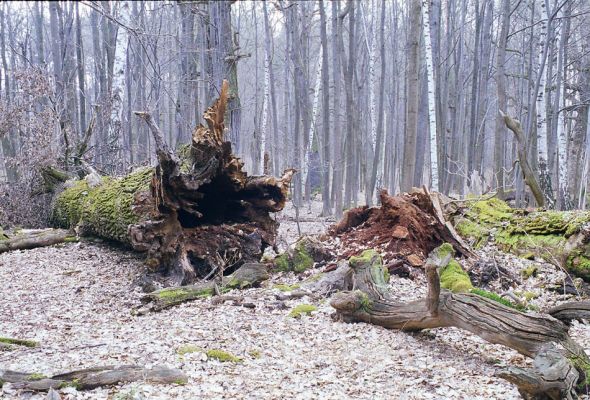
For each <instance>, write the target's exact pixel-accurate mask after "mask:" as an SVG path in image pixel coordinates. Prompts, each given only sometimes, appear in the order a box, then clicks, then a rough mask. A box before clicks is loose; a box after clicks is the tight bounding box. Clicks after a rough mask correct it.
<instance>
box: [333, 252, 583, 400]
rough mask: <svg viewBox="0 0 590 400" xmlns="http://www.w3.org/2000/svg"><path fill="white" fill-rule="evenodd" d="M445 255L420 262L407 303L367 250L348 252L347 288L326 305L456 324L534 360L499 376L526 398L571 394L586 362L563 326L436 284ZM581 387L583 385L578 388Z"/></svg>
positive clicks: (402, 321) (404, 325) (422, 323)
mask: <svg viewBox="0 0 590 400" xmlns="http://www.w3.org/2000/svg"><path fill="white" fill-rule="evenodd" d="M448 262H449V258H446V259H443V257H442V256H441V255H440V254H438V252H436V251H434V252H433V253H432V254H431V256H430V257H429V259H428V260H427V263H426V271H427V280H428V296H427V298H425V299H420V300H416V301H413V302H410V303H402V302H399V301H396V300H395V299H394V298H393V296H392V294H391V292H390V291H389V289H388V287H387V286H386V285H385V281H384V277H383V269H382V267H381V259H380V257H379V255H378V254H377V253H376V252H374V251H370V252H367V254H365V257H353V258H351V260H350V267H351V269H352V271H353V277H352V281H353V291H351V292H342V293H338V294H336V295H335V296H334V297H333V298H332V300H331V303H330V304H331V305H332V307H334V308H335V309H336V311H337V314H338V315H339V316H340V317H341V318H342V319H344V320H345V321H348V322H357V321H358V322H367V323H371V324H375V325H380V326H383V327H386V328H389V329H400V330H404V331H418V330H422V329H432V328H440V327H451V326H454V327H458V328H461V329H465V330H467V331H469V332H472V333H474V334H476V335H478V336H480V337H481V338H483V339H485V340H487V341H489V342H491V343H496V344H502V345H505V346H507V347H510V348H512V349H514V350H516V351H518V352H519V353H521V354H523V355H525V356H528V357H531V358H533V359H534V362H533V368H531V369H521V368H509V369H507V370H504V371H502V372H501V373H500V374H499V375H500V376H501V377H503V378H505V379H507V380H509V381H510V382H513V383H514V384H516V385H517V386H518V388H519V391H520V392H521V393H522V394H523V395H524V396H525V397H527V398H536V399H541V398H550V399H562V398H574V397H576V389H577V387H576V386H577V385H578V384H579V383H583V384H584V385H585V383H586V380H585V379H586V377H587V376H588V375H587V373H588V371H590V362H589V359H588V356H587V355H586V353H585V352H584V350H583V348H582V347H581V346H580V345H578V344H577V343H576V342H574V341H573V340H572V339H571V338H570V337H569V335H568V327H567V326H566V325H565V324H563V323H562V322H561V321H558V320H557V319H555V318H553V317H551V316H549V315H545V314H535V315H533V314H524V313H522V312H519V311H516V310H514V309H511V308H508V307H506V306H503V305H502V304H500V303H498V302H495V301H493V300H490V299H486V298H484V297H481V296H478V295H475V294H454V293H451V292H449V291H447V290H445V289H441V288H440V280H439V276H438V272H437V269H438V268H443V267H444V266H445V264H446V263H448ZM584 389H586V388H584Z"/></svg>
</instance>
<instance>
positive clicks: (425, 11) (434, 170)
mask: <svg viewBox="0 0 590 400" xmlns="http://www.w3.org/2000/svg"><path fill="white" fill-rule="evenodd" d="M422 32H423V34H424V53H425V54H426V57H425V61H426V76H427V85H428V126H429V130H430V146H429V147H430V187H431V188H432V190H434V191H437V192H438V191H440V187H439V184H438V175H439V172H438V146H437V144H438V138H437V136H438V135H437V131H436V129H437V126H438V125H437V123H436V103H435V101H436V100H435V98H436V93H435V90H436V81H435V76H434V66H433V62H432V41H431V38H430V0H423V2H422Z"/></svg>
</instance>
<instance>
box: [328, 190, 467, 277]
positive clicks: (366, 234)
mask: <svg viewBox="0 0 590 400" xmlns="http://www.w3.org/2000/svg"><path fill="white" fill-rule="evenodd" d="M379 198H380V200H381V206H380V207H371V208H369V207H367V206H362V207H357V208H353V209H351V210H349V211H347V212H346V213H345V215H344V217H343V218H342V220H341V221H340V222H339V223H337V224H336V225H334V226H333V227H332V228H331V229H330V230H329V235H330V236H331V238H330V241H331V242H332V245H333V246H334V247H335V252H336V254H337V256H338V258H339V259H346V258H349V257H351V256H354V255H359V254H360V253H361V252H362V251H363V250H366V249H370V248H373V249H375V250H377V251H379V252H380V253H381V254H382V256H383V261H384V263H385V265H387V266H388V267H389V269H390V270H391V269H396V268H397V267H401V266H403V265H404V264H405V265H407V266H413V267H419V266H421V265H422V264H423V263H424V260H425V259H426V257H427V255H428V253H430V252H431V251H432V250H433V249H434V248H435V247H437V246H439V245H440V244H442V243H443V242H451V244H453V245H455V243H454V240H453V238H452V235H451V234H450V233H449V232H448V229H447V227H445V226H444V225H443V224H442V223H441V222H440V221H439V220H438V219H437V218H436V217H435V211H434V208H433V206H432V200H431V199H430V196H429V195H428V194H426V193H422V192H417V191H416V192H412V193H410V194H407V193H404V194H402V195H400V196H390V195H389V194H388V193H387V191H386V190H382V191H381V192H380V194H379ZM455 247H456V248H457V247H459V246H455ZM457 250H458V252H459V253H461V249H460V248H457Z"/></svg>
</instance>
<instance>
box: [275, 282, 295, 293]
mask: <svg viewBox="0 0 590 400" xmlns="http://www.w3.org/2000/svg"><path fill="white" fill-rule="evenodd" d="M300 287H301V286H300V285H298V284H294V285H287V284H283V283H279V284H277V285H274V286H273V289H278V290H280V291H281V292H292V291H293V290H296V289H299V288H300Z"/></svg>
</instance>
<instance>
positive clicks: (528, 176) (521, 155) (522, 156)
mask: <svg viewBox="0 0 590 400" xmlns="http://www.w3.org/2000/svg"><path fill="white" fill-rule="evenodd" d="M499 111H500V115H501V116H502V118H504V123H505V124H506V127H507V128H508V129H510V130H511V131H512V132H513V133H514V136H515V137H516V142H517V145H518V159H519V161H520V168H521V169H522V174H523V175H524V181H525V182H526V184H527V185H528V187H529V188H530V189H531V192H532V193H533V196H534V197H535V201H536V202H537V205H538V206H539V207H545V195H544V194H543V190H541V186H540V185H539V182H538V181H537V178H536V176H535V173H534V171H533V169H532V168H531V165H530V164H529V161H528V156H527V153H528V150H527V143H526V138H525V135H524V132H523V130H522V126H521V125H520V121H519V120H517V119H514V118H512V117H511V116H509V115H508V114H505V113H504V112H502V110H499Z"/></svg>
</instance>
